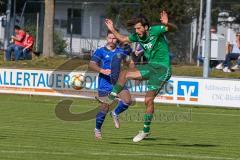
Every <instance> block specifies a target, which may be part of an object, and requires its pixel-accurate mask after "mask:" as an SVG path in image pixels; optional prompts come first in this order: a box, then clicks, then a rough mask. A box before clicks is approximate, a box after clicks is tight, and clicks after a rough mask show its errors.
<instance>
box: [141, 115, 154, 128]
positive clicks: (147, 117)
mask: <svg viewBox="0 0 240 160" xmlns="http://www.w3.org/2000/svg"><path fill="white" fill-rule="evenodd" d="M152 118H153V114H147V113H146V114H144V127H143V132H144V133H149V131H150V124H151V121H152Z"/></svg>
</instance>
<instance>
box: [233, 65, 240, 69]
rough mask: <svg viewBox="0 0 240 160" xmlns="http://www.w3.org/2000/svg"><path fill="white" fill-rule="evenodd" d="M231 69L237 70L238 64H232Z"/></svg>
mask: <svg viewBox="0 0 240 160" xmlns="http://www.w3.org/2000/svg"><path fill="white" fill-rule="evenodd" d="M231 69H233V70H238V69H240V67H239V65H237V64H236V65H235V66H233V67H232V68H231Z"/></svg>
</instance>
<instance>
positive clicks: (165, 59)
mask: <svg viewBox="0 0 240 160" xmlns="http://www.w3.org/2000/svg"><path fill="white" fill-rule="evenodd" d="M166 32H167V27H166V26H164V25H156V26H151V27H150V28H149V30H148V35H145V36H143V37H139V36H138V34H137V33H134V34H130V35H129V37H128V38H129V40H130V41H131V42H139V44H140V45H141V46H142V48H143V50H144V56H145V57H146V58H147V60H148V63H149V64H153V65H154V66H156V67H157V66H158V65H163V66H165V67H170V66H171V63H170V58H169V47H168V42H167V40H166V38H165V35H164V34H165V33H166Z"/></svg>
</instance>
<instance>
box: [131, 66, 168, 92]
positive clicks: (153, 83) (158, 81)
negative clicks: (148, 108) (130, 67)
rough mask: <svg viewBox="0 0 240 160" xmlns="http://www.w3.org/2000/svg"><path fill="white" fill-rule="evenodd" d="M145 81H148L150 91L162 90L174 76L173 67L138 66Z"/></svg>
mask: <svg viewBox="0 0 240 160" xmlns="http://www.w3.org/2000/svg"><path fill="white" fill-rule="evenodd" d="M136 68H137V69H138V70H139V71H140V73H141V76H142V78H143V79H144V80H148V82H147V88H148V90H149V91H154V90H161V89H162V87H163V86H164V84H165V83H166V82H167V81H168V80H169V79H170V77H171V75H172V70H171V67H165V66H160V65H158V66H156V65H151V64H145V65H136Z"/></svg>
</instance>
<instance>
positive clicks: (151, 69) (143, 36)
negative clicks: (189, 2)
mask: <svg viewBox="0 0 240 160" xmlns="http://www.w3.org/2000/svg"><path fill="white" fill-rule="evenodd" d="M160 21H161V24H160V25H154V26H149V23H148V21H147V19H146V18H145V17H144V16H139V17H136V18H133V19H132V20H130V21H129V24H131V25H132V26H134V29H135V33H133V34H130V35H129V36H124V35H121V34H120V33H119V32H117V31H116V30H115V28H114V25H113V22H112V20H110V19H106V20H105V24H106V26H107V28H108V29H109V30H110V31H111V32H112V33H113V34H114V35H115V36H116V38H117V39H118V40H119V41H121V42H138V43H140V45H141V47H142V48H143V50H144V56H145V57H146V58H147V60H148V63H147V64H145V65H136V66H135V67H131V68H129V69H127V70H123V71H121V73H120V76H119V79H118V82H117V83H116V85H115V86H114V87H113V90H112V92H111V93H110V94H109V96H108V99H107V100H106V101H105V102H103V103H107V104H111V103H112V102H113V101H114V100H115V98H116V97H117V94H118V93H120V92H121V91H122V89H123V86H124V84H125V83H126V82H127V80H129V79H133V80H148V84H147V88H148V90H147V92H146V95H145V105H146V111H145V114H144V127H143V130H142V131H140V132H139V134H137V135H136V136H135V137H134V138H133V142H139V141H141V140H143V139H144V138H145V137H147V136H148V135H149V134H150V124H151V120H152V118H153V113H154V99H155V97H156V96H157V94H158V93H159V91H160V90H161V89H162V87H163V85H164V84H165V83H166V82H167V81H168V80H169V79H170V77H171V64H170V58H169V47H168V42H167V40H166V38H165V33H166V32H168V31H174V30H176V28H177V27H176V26H175V25H173V24H170V23H168V15H167V13H166V12H165V11H163V12H161V13H160Z"/></svg>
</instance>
